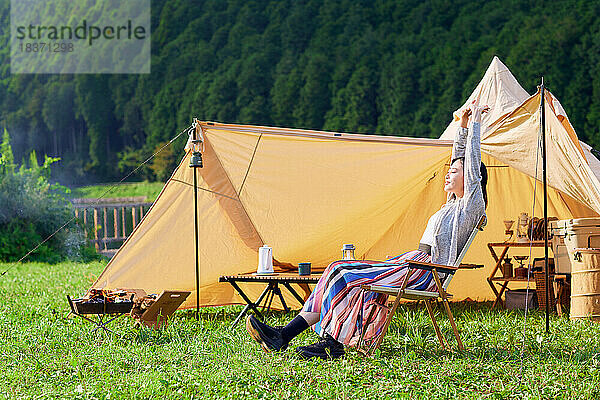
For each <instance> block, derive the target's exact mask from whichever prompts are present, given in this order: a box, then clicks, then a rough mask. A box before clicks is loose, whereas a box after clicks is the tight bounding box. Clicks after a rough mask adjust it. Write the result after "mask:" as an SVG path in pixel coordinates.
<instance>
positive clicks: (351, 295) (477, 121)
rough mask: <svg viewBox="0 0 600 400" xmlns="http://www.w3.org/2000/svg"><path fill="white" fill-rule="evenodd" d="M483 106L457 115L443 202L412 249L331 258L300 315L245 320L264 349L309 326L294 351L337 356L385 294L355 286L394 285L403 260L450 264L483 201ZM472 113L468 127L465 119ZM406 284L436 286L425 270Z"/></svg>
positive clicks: (378, 318) (380, 315)
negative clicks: (375, 256)
mask: <svg viewBox="0 0 600 400" xmlns="http://www.w3.org/2000/svg"><path fill="white" fill-rule="evenodd" d="M487 111H488V107H487V106H486V107H478V106H476V105H474V104H472V105H471V106H470V107H469V108H468V109H466V110H464V111H463V112H462V115H461V123H460V127H459V129H458V132H457V133H456V137H455V139H454V145H453V147H452V162H451V164H450V168H449V169H448V173H447V174H446V178H445V183H444V190H445V191H446V192H447V193H448V196H447V201H446V204H444V205H443V206H442V208H441V209H440V210H439V211H437V212H436V213H435V214H434V215H433V216H432V217H431V218H430V219H429V222H428V223H427V228H426V229H425V232H424V233H423V237H422V238H421V242H420V244H419V249H418V250H413V251H409V252H407V253H404V254H402V255H399V256H397V257H394V258H392V259H389V260H387V261H386V262H377V261H336V262H333V263H331V264H330V265H329V266H328V267H327V269H325V271H324V273H323V276H322V277H321V278H320V279H319V282H318V283H317V286H316V287H315V289H314V290H313V292H312V293H311V295H310V297H309V298H308V300H307V301H306V303H305V304H304V307H303V308H302V311H301V312H300V314H299V315H298V316H297V317H296V318H294V319H293V320H292V321H291V322H290V323H289V324H287V325H286V326H285V327H271V326H269V325H266V324H264V323H262V322H260V321H259V320H257V319H256V318H254V317H253V316H249V317H248V318H247V319H246V328H247V330H248V332H249V333H250V335H251V336H252V337H253V338H254V339H255V340H256V341H257V342H258V343H260V345H261V346H262V347H263V349H264V350H265V351H279V350H284V349H286V348H287V346H288V344H289V342H290V341H291V340H292V339H293V338H294V337H296V336H297V335H298V334H300V333H301V332H302V331H304V330H305V329H307V328H309V327H310V326H312V327H313V329H314V330H315V332H317V333H318V334H319V335H321V336H322V337H323V339H322V340H320V341H319V342H317V343H315V344H312V345H310V346H301V347H298V348H297V349H296V350H297V352H298V353H299V354H300V356H302V357H303V358H312V357H319V358H323V359H326V358H338V357H341V356H342V355H344V345H349V346H352V345H355V344H356V343H357V341H358V337H359V333H360V332H359V327H360V321H359V318H360V316H362V315H369V314H368V313H369V312H370V308H371V307H373V306H374V302H378V303H382V302H385V301H386V300H387V297H386V296H377V295H375V294H370V295H368V296H366V297H365V298H364V299H363V298H361V295H362V294H361V289H360V287H361V285H365V284H379V285H400V283H401V282H402V280H403V278H404V277H405V276H406V273H407V270H408V268H407V265H408V261H409V260H418V261H427V262H433V263H436V264H444V265H452V264H454V262H455V261H456V258H457V257H458V255H459V254H460V252H461V250H462V248H463V246H464V245H465V243H466V242H467V240H468V238H469V235H470V233H471V232H472V231H473V229H474V227H475V225H476V224H477V223H478V222H479V220H480V218H481V216H482V215H484V214H485V207H486V204H487V194H486V189H485V188H486V184H487V171H486V169H485V165H483V163H482V162H481V150H480V140H481V139H480V131H481V114H482V113H484V112H487ZM471 117H472V124H471V129H470V132H469V129H468V126H469V119H470V118H471ZM407 288H411V289H418V290H429V291H434V290H436V287H435V282H434V281H433V278H432V275H431V273H430V272H429V271H424V270H420V271H416V272H414V273H413V274H412V275H411V279H410V281H409V282H408V285H407ZM378 309H379V310H380V311H376V313H375V314H376V315H375V317H374V323H373V324H372V325H371V326H372V328H371V329H369V331H367V332H365V339H367V340H368V339H369V338H371V337H373V336H374V335H376V333H377V332H378V331H379V330H380V328H381V327H382V325H383V323H384V320H385V312H383V311H382V310H381V308H380V307H378Z"/></svg>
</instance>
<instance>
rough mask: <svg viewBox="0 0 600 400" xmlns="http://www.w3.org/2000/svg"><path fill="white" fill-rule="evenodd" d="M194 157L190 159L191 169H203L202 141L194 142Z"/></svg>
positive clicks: (196, 140)
mask: <svg viewBox="0 0 600 400" xmlns="http://www.w3.org/2000/svg"><path fill="white" fill-rule="evenodd" d="M191 144H192V157H191V158H190V167H191V168H202V140H199V139H194V140H192V143H191Z"/></svg>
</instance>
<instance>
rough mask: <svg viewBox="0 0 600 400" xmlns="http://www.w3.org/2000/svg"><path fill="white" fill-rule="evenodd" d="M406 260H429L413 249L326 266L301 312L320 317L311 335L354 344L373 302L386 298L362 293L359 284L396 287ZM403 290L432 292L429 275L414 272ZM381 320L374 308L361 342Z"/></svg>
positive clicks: (405, 269)
mask: <svg viewBox="0 0 600 400" xmlns="http://www.w3.org/2000/svg"><path fill="white" fill-rule="evenodd" d="M409 260H416V261H425V262H429V261H430V260H431V257H430V256H429V255H428V254H427V253H424V252H422V251H419V250H413V251H409V252H406V253H404V254H401V255H399V256H396V257H393V258H390V259H388V260H387V261H365V260H352V261H345V260H342V261H335V262H333V263H331V264H329V266H328V267H327V268H326V269H325V271H324V272H323V276H322V277H321V279H319V282H318V283H317V286H316V287H315V289H314V290H313V292H312V293H311V295H310V296H309V298H308V300H307V301H306V303H305V304H304V307H303V310H304V311H307V312H318V313H319V314H320V320H319V322H317V324H316V325H314V326H313V329H314V330H315V332H316V333H317V334H319V335H320V336H323V335H324V333H327V334H329V335H331V336H332V337H333V338H334V339H336V340H337V341H339V342H341V343H343V344H345V345H348V346H354V345H356V344H357V343H358V339H359V336H360V326H361V324H362V318H363V317H364V318H366V316H367V315H369V312H370V311H371V308H372V307H376V306H375V303H376V302H377V303H379V304H384V303H385V302H386V301H387V297H388V296H386V295H381V294H379V295H378V294H375V293H372V292H364V291H362V290H361V288H360V287H361V285H366V284H378V285H394V286H400V285H401V284H402V281H403V279H404V277H405V276H406V273H407V272H408V261H409ZM407 288H409V289H417V290H427V291H436V286H435V281H434V280H433V277H432V275H431V272H429V271H425V270H414V271H413V273H412V275H411V277H410V281H409V282H408V285H407ZM367 293H368V294H367ZM385 317H386V312H385V310H384V309H382V308H381V307H377V308H376V311H375V313H374V315H373V317H372V318H373V319H372V321H374V322H373V323H372V324H371V325H370V328H369V330H368V331H367V332H365V340H369V339H371V338H373V337H374V336H376V335H377V333H378V332H379V331H380V330H381V328H382V327H383V324H384V323H385Z"/></svg>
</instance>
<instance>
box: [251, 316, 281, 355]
mask: <svg viewBox="0 0 600 400" xmlns="http://www.w3.org/2000/svg"><path fill="white" fill-rule="evenodd" d="M246 330H247V331H248V333H250V336H252V338H253V339H254V340H256V341H257V342H258V343H259V344H260V345H261V347H262V348H263V350H264V351H266V352H271V351H280V350H285V349H286V348H287V342H286V341H284V340H283V337H282V336H281V330H282V328H281V327H275V328H273V327H271V326H269V325H267V324H265V323H263V322H260V321H259V320H258V319H256V318H255V317H254V316H253V315H249V316H248V317H247V318H246Z"/></svg>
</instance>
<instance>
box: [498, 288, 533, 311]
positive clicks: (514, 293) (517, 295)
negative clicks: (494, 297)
mask: <svg viewBox="0 0 600 400" xmlns="http://www.w3.org/2000/svg"><path fill="white" fill-rule="evenodd" d="M526 295H527V289H514V290H510V289H507V290H506V292H505V296H506V309H507V310H525V297H526ZM537 307H538V304H537V297H536V295H535V290H533V289H529V298H528V300H527V308H528V309H529V310H531V309H535V308H537Z"/></svg>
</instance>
